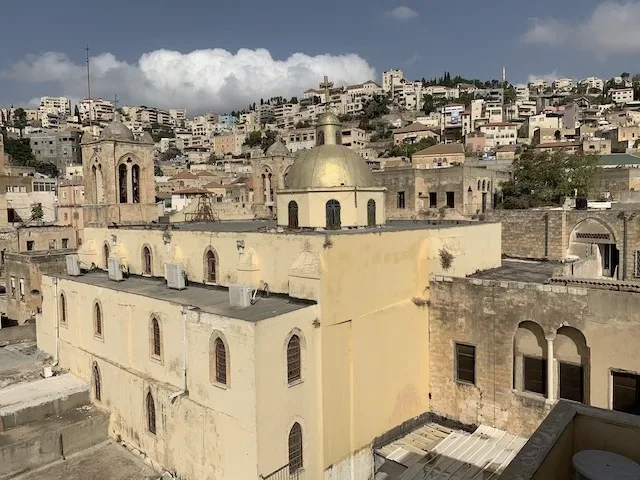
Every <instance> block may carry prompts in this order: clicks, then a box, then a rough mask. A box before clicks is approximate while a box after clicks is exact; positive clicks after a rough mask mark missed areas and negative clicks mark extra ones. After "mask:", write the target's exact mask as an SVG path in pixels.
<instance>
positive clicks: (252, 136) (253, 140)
mask: <svg viewBox="0 0 640 480" xmlns="http://www.w3.org/2000/svg"><path fill="white" fill-rule="evenodd" d="M244 144H245V145H247V146H248V147H251V148H253V147H257V146H258V145H262V132H260V131H259V130H254V131H253V132H249V135H247V138H246V139H245V140H244Z"/></svg>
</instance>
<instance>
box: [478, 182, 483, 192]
mask: <svg viewBox="0 0 640 480" xmlns="http://www.w3.org/2000/svg"><path fill="white" fill-rule="evenodd" d="M481 185H482V184H481V183H480V180H478V190H480V186H481Z"/></svg>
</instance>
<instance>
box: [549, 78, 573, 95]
mask: <svg viewBox="0 0 640 480" xmlns="http://www.w3.org/2000/svg"><path fill="white" fill-rule="evenodd" d="M573 87H574V83H573V79H572V78H558V79H557V80H554V82H553V89H554V90H555V91H556V92H569V91H571V89H573Z"/></svg>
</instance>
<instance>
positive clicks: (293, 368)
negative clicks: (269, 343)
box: [287, 335, 302, 383]
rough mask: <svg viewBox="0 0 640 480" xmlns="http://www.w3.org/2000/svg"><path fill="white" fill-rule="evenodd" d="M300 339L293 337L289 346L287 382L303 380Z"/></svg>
mask: <svg viewBox="0 0 640 480" xmlns="http://www.w3.org/2000/svg"><path fill="white" fill-rule="evenodd" d="M300 360H301V359H300V337H298V336H297V335H293V336H292V337H291V340H289V344H288V345H287V381H288V382H289V383H293V382H295V381H298V380H300V378H301V373H302V372H301V361H300Z"/></svg>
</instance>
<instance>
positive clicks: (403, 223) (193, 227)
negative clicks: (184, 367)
mask: <svg viewBox="0 0 640 480" xmlns="http://www.w3.org/2000/svg"><path fill="white" fill-rule="evenodd" d="M477 223H478V222H476V221H470V220H416V221H413V220H391V221H389V222H387V223H386V224H385V225H383V226H380V227H371V228H344V229H342V230H324V229H320V230H315V229H311V228H309V229H303V228H301V229H298V230H289V229H287V228H281V229H280V230H281V232H279V233H288V234H292V235H325V234H327V233H330V234H331V235H343V234H359V233H371V232H377V233H379V232H399V231H403V230H423V229H438V228H451V227H456V226H459V225H474V224H477ZM109 228H112V229H122V230H130V229H135V230H164V229H165V228H170V229H173V230H178V231H180V230H182V231H187V232H233V233H242V232H265V233H266V232H270V233H271V232H274V233H275V232H278V225H277V223H276V222H275V221H273V220H229V221H222V222H208V223H196V222H194V223H189V222H187V223H171V224H157V223H156V224H149V225H122V226H116V227H109Z"/></svg>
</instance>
